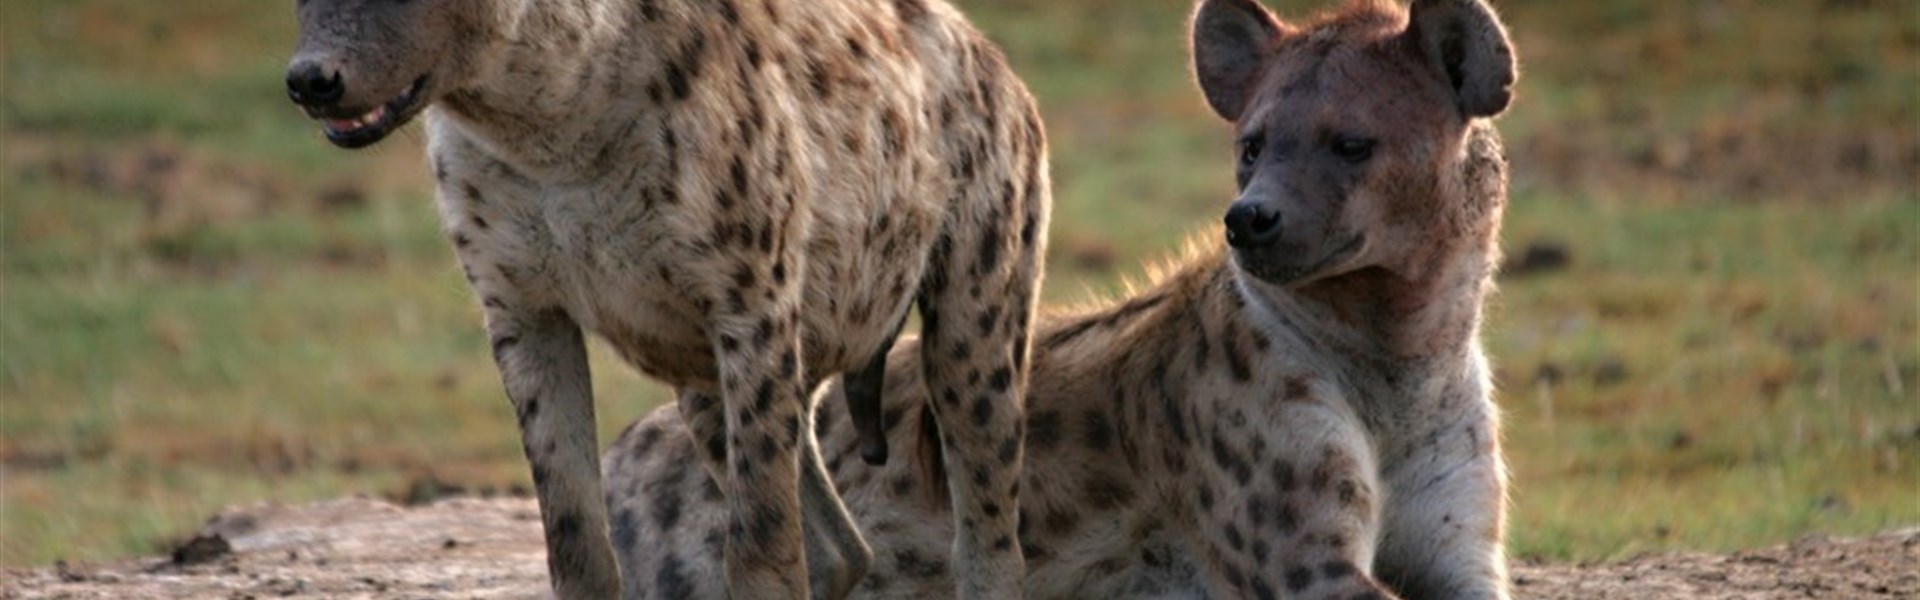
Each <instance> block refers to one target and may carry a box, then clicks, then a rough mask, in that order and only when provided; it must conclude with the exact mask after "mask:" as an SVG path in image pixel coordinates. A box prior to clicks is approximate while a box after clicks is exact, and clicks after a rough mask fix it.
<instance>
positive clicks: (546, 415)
mask: <svg viewBox="0 0 1920 600" xmlns="http://www.w3.org/2000/svg"><path fill="white" fill-rule="evenodd" d="M483 295H485V292H483ZM483 301H484V303H485V305H486V308H487V334H488V335H489V336H490V337H491V338H492V342H493V357H494V362H495V363H496V364H498V366H499V368H500V377H501V379H502V380H503V382H504V383H505V384H506V389H507V397H508V398H509V399H511V400H512V401H513V406H514V412H515V413H516V414H517V415H519V419H520V439H521V443H522V444H523V445H524V447H525V449H526V453H527V462H528V464H529V465H531V466H532V469H533V485H534V488H535V492H536V493H537V494H538V496H539V501H540V517H541V523H542V524H543V525H544V526H545V529H546V540H547V572H548V574H549V575H550V576H552V578H553V590H554V592H555V593H556V594H557V595H558V596H559V597H560V598H564V599H570V600H571V599H590V598H593V599H597V598H617V597H619V596H620V571H619V567H617V566H616V563H615V562H614V559H613V546H612V544H611V543H609V541H608V539H607V512H606V504H605V498H606V496H605V494H603V493H602V492H601V483H600V461H599V456H598V455H599V440H598V439H597V433H596V431H595V429H594V416H593V387H592V380H591V378H590V377H589V375H588V370H587V352H586V344H585V342H584V341H583V340H582V338H581V333H580V327H579V326H578V325H576V324H575V323H574V321H573V319H571V318H569V317H568V316H567V315H566V313H564V312H562V311H560V310H558V309H540V310H523V309H520V308H519V307H516V306H514V303H515V299H513V298H508V297H503V296H487V297H485V298H484V299H483Z"/></svg>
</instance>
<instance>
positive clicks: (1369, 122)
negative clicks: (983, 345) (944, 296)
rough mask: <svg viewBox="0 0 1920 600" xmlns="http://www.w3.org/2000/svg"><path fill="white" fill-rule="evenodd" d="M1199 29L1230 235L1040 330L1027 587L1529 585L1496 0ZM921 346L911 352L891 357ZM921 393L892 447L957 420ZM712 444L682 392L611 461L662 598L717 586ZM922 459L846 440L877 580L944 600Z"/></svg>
mask: <svg viewBox="0 0 1920 600" xmlns="http://www.w3.org/2000/svg"><path fill="white" fill-rule="evenodd" d="M1193 50H1194V59H1195V60H1194V64H1195V70H1196V71H1197V72H1198V75H1199V80H1200V84H1201V87H1202V88H1203V89H1204V91H1205V92H1206V94H1205V95H1206V97H1207V99H1208V102H1209V103H1210V104H1211V105H1212V106H1213V108H1214V109H1215V110H1216V111H1217V112H1219V113H1220V115H1221V116H1223V117H1226V118H1227V119H1229V120H1231V121H1233V122H1234V123H1235V128H1234V131H1235V134H1234V136H1235V137H1234V139H1235V140H1236V142H1235V144H1236V148H1237V150H1238V161H1239V162H1238V164H1239V167H1238V168H1239V188H1240V197H1239V199H1238V200H1237V201H1235V202H1234V203H1233V206H1232V207H1231V208H1230V209H1228V211H1227V217H1226V221H1227V233H1228V235H1227V242H1228V244H1227V245H1229V246H1231V248H1230V249H1226V250H1222V249H1214V250H1211V251H1204V252H1199V253H1197V254H1195V255H1193V256H1191V257H1189V258H1188V259H1187V260H1186V261H1185V262H1184V264H1183V265H1181V266H1179V267H1177V268H1175V269H1173V270H1172V272H1171V274H1169V275H1166V276H1164V277H1161V278H1159V281H1158V282H1157V283H1155V284H1154V285H1153V286H1152V287H1150V288H1148V289H1146V290H1145V291H1143V292H1140V293H1138V294H1135V295H1134V297H1133V298H1131V299H1129V300H1127V301H1125V302H1122V303H1120V304H1118V305H1117V306H1113V307H1110V308H1107V309H1104V310H1099V311H1096V312H1093V313H1090V314H1085V315H1080V316H1075V317H1071V318H1062V319H1048V320H1047V321H1046V322H1044V323H1043V324H1042V325H1041V326H1040V328H1039V330H1038V331H1037V333H1036V334H1037V335H1038V337H1037V341H1036V342H1035V353H1034V365H1033V369H1034V370H1033V380H1032V387H1031V388H1030V395H1029V396H1028V402H1029V404H1028V413H1027V417H1026V420H1025V425H1026V436H1027V445H1028V448H1029V449H1030V450H1031V451H1030V452H1029V453H1028V454H1027V458H1026V468H1025V469H1024V470H1023V474H1022V476H1023V477H1024V482H1025V486H1024V489H1025V490H1026V493H1025V494H1023V495H1022V496H1021V498H1020V504H1019V506H1018V507H1015V506H1000V505H994V506H988V507H987V508H986V510H985V512H986V514H989V515H992V514H1003V513H1015V512H1016V511H1017V513H1018V514H1019V515H1020V537H1019V543H1020V545H1021V546H1022V548H1023V549H1024V552H1025V556H1026V558H1027V560H1028V563H1027V566H1028V575H1029V576H1028V579H1027V581H1026V592H1027V593H1028V594H1029V595H1030V596H1033V597H1037V598H1062V597H1068V598H1108V597H1119V598H1135V597H1214V598H1218V597H1253V598H1272V597H1276V596H1285V597H1289V598H1301V597H1309V598H1364V597H1389V596H1393V595H1395V593H1396V592H1397V593H1399V594H1402V595H1405V596H1407V597H1415V598H1498V597H1505V596H1506V595H1507V583H1506V581H1507V578H1506V566H1505V559H1504V558H1503V553H1502V549H1501V540H1502V536H1503V533H1502V531H1503V527H1504V526H1503V521H1504V512H1505V496H1504V493H1503V489H1504V486H1505V483H1504V477H1505V475H1504V471H1503V466H1502V462H1501V457H1500V451H1499V445H1498V441H1499V423H1498V418H1497V414H1496V409H1495V406H1494V404H1493V402H1492V400H1491V398H1490V390H1489V383H1488V373H1487V364H1486V359H1485V357H1484V356H1483V355H1482V353H1481V350H1480V345H1479V342H1478V340H1477V337H1478V335H1477V331H1478V328H1479V324H1480V314H1481V306H1482V304H1483V300H1484V298H1485V296H1486V295H1487V293H1489V291H1490V290H1491V288H1492V281H1491V278H1490V277H1491V274H1492V271H1493V269H1494V265H1495V264H1496V263H1497V260H1496V259H1497V254H1498V248H1497V240H1496V238H1497V232H1498V230H1499V224H1500V215H1501V210H1502V208H1503V206H1504V204H1505V199H1506V189H1505V188H1506V165H1505V159H1504V157H1503V156H1502V151H1501V148H1500V143H1499V139H1498V136H1497V134H1496V133H1495V132H1494V130H1493V128H1492V127H1491V125H1490V124H1489V123H1488V122H1487V121H1486V120H1485V117H1491V116H1494V115H1495V114H1497V113H1499V112H1501V111H1502V110H1503V109H1504V108H1505V107H1506V106H1507V103H1508V101H1509V98H1510V95H1511V92H1510V91H1509V87H1510V86H1511V84H1512V83H1513V81H1514V79H1515V64H1514V60H1513V57H1512V53H1511V51H1510V46H1509V45H1508V42H1507V39H1506V35H1505V33H1504V32H1503V31H1502V28H1501V26H1500V24H1499V22H1498V21H1497V19H1496V18H1495V16H1494V13H1493V11H1492V10H1491V9H1489V8H1488V6H1487V5H1486V4H1484V3H1483V2H1478V1H1470V0H1421V1H1418V2H1415V3H1414V5H1413V7H1412V11H1411V15H1410V16H1409V15H1408V14H1407V13H1406V12H1404V11H1402V10H1400V9H1398V8H1395V7H1393V6H1390V5H1379V4H1367V3H1359V4H1354V5H1352V6H1350V7H1348V8H1347V9H1345V10H1342V11H1339V12H1337V13H1334V14H1331V15H1327V16H1325V17H1322V18H1319V19H1316V20H1313V21H1311V22H1308V23H1305V24H1286V23H1282V22H1280V21H1278V20H1276V19H1274V17H1273V16H1272V15H1270V14H1269V13H1268V12H1267V11H1266V10H1264V9H1262V8H1261V7H1259V6H1258V5H1256V4H1254V3H1253V2H1252V1H1251V0H1207V1H1206V2H1203V3H1201V4H1200V6H1199V9H1198V11H1197V12H1196V13H1195V15H1194V19H1193ZM921 358H922V355H919V354H916V353H914V352H912V351H910V350H908V349H906V348H903V349H901V350H900V351H898V352H895V353H894V354H893V356H892V363H893V364H892V372H894V373H901V374H912V373H916V372H918V371H917V370H916V369H915V368H914V365H915V362H916V361H918V360H920V359H921ZM920 390H921V386H920V383H919V382H918V381H915V380H913V379H912V378H911V377H910V375H903V376H899V377H895V378H893V379H892V380H891V381H888V382H887V389H886V393H885V394H884V397H885V399H886V402H885V410H884V414H885V424H886V426H887V433H888V435H889V436H890V437H891V440H892V443H894V444H895V445H896V446H900V447H912V446H913V445H914V443H915V442H916V441H920V442H924V441H925V440H928V439H933V436H935V435H937V434H936V433H935V431H936V430H935V428H934V422H933V421H930V420H928V418H927V415H928V411H927V410H926V409H927V408H928V407H929V406H932V407H935V408H937V407H938V403H930V402H929V401H928V400H927V397H926V396H925V395H924V393H923V392H921V391H920ZM831 404H832V403H828V404H827V406H831ZM946 425H947V423H946V422H944V421H942V422H940V425H939V426H940V427H945V426H946ZM817 426H818V427H820V431H819V434H820V436H821V438H822V439H823V443H824V444H825V447H826V448H828V449H829V453H828V455H829V456H839V455H841V454H844V453H845V452H846V451H839V450H836V449H839V448H848V449H849V450H851V447H852V446H853V445H854V442H855V441H856V436H855V435H854V433H853V432H851V431H849V429H848V427H846V426H845V424H844V423H842V422H840V421H837V420H835V419H834V418H831V417H829V416H825V415H823V416H822V417H821V419H820V420H819V421H818V422H817ZM933 451H936V452H937V450H933ZM694 453H695V448H694V445H693V443H692V442H691V441H689V438H688V436H687V434H686V432H685V431H684V429H683V426H682V425H681V424H680V420H679V419H678V418H676V413H675V412H674V410H673V409H672V408H666V409H663V410H660V411H657V412H656V413H654V414H653V415H652V416H650V417H648V418H647V419H646V420H644V421H643V422H641V423H639V424H637V425H635V426H634V427H632V428H630V429H629V430H628V431H627V432H626V433H624V434H623V435H622V436H621V438H620V440H619V441H618V442H616V443H615V445H614V447H613V449H612V450H610V451H609V452H608V454H607V455H606V456H605V458H604V460H605V464H604V468H605V469H606V471H607V477H608V481H609V486H610V488H609V489H610V498H612V500H613V505H612V507H611V510H612V512H613V514H614V531H615V539H616V545H617V546H618V548H619V551H620V552H621V554H622V561H623V565H624V567H625V568H626V569H627V572H628V573H631V574H633V575H634V579H635V580H636V581H638V582H639V585H641V586H645V587H644V588H643V589H644V590H645V591H646V592H647V593H646V594H643V595H646V596H649V597H659V598H687V597H709V598H711V597H718V596H720V595H721V589H720V587H719V584H718V583H717V581H716V579H715V578H716V576H717V574H718V573H719V569H720V566H719V562H718V560H719V553H720V540H721V539H722V536H721V534H720V531H722V529H723V527H722V525H723V510H722V507H721V505H720V504H719V503H718V498H719V496H718V493H719V492H718V489H717V488H715V487H714V486H713V485H712V483H711V482H710V480H709V479H708V478H707V477H706V476H705V474H704V473H702V472H700V471H699V470H698V469H694V468H691V467H689V466H688V465H689V464H690V462H691V459H690V457H691V456H692V455H693V454H694ZM1002 458H1005V459H1007V461H1008V464H1010V465H1011V464H1013V462H1014V461H1016V460H1018V456H1017V453H1015V452H1013V451H1012V450H1009V452H1008V453H1007V454H1004V455H1003V456H1002ZM907 462H910V461H896V463H895V464H891V465H887V466H885V467H883V468H875V467H870V466H867V465H864V464H861V463H859V462H857V461H852V460H844V459H839V458H836V459H833V460H831V461H830V462H829V468H830V469H831V470H832V472H833V476H834V479H835V482H836V483H837V484H838V485H839V486H840V490H841V492H842V493H843V494H845V497H846V499H847V501H848V506H849V508H850V509H851V510H852V511H853V513H854V516H855V519H856V520H857V521H859V522H860V525H861V526H862V528H863V529H864V530H866V531H867V532H869V534H870V536H871V538H870V539H872V540H874V542H875V545H876V548H880V549H882V550H881V551H880V552H879V553H878V556H877V557H876V562H875V565H874V571H873V572H872V574H870V575H868V577H867V579H866V581H865V582H864V583H863V584H862V585H861V587H860V591H861V592H862V593H863V594H864V595H866V596H869V597H875V598H919V597H932V596H935V595H939V594H940V592H941V590H942V589H944V588H945V586H946V585H947V580H948V579H949V578H950V577H951V576H952V575H951V574H950V573H949V571H948V568H947V565H946V564H945V563H944V562H943V561H941V560H940V558H939V557H940V541H941V540H944V539H946V537H947V535H948V534H949V532H950V527H951V525H950V524H949V522H948V519H946V518H945V512H946V511H947V510H948V508H947V506H948V505H947V504H946V503H945V502H943V501H942V500H941V496H940V495H939V493H938V492H937V491H935V488H937V487H938V486H939V485H940V484H941V482H942V481H944V480H943V479H941V478H938V477H933V476H930V475H928V474H926V472H925V471H924V470H916V469H914V468H913V467H912V466H911V465H909V464H904V463H907ZM935 464H938V463H937V462H936V463H935ZM949 464H951V463H949ZM959 475H961V477H960V478H959V480H964V479H968V478H976V477H977V478H991V477H992V476H993V475H994V472H993V471H990V470H983V471H972V472H963V473H959Z"/></svg>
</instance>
